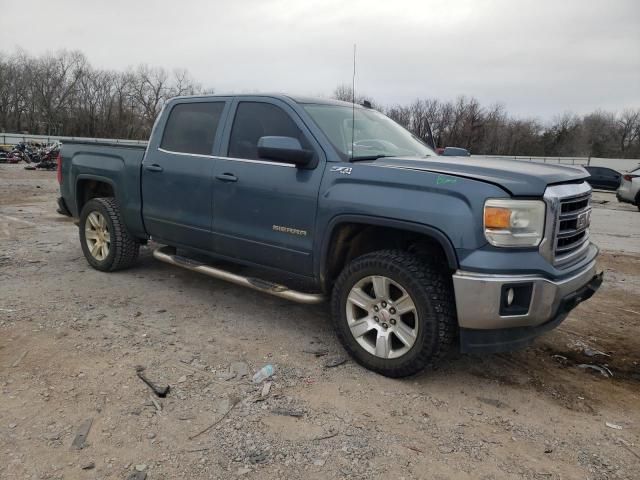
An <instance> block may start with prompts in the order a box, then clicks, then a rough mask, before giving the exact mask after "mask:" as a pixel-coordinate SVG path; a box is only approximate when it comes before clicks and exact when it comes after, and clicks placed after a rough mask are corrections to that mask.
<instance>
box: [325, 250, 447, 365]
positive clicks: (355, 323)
mask: <svg viewBox="0 0 640 480" xmlns="http://www.w3.org/2000/svg"><path fill="white" fill-rule="evenodd" d="M332 313H333V320H334V326H335V329H336V332H337V335H338V338H339V339H340V341H341V342H342V344H343V345H344V347H345V348H346V350H347V351H348V352H349V353H350V354H351V355H352V356H353V358H354V359H355V360H356V361H357V362H358V363H360V364H361V365H363V366H365V367H366V368H369V369H370V370H373V371H375V372H378V373H380V374H382V375H386V376H389V377H403V376H407V375H412V374H414V373H417V372H419V371H420V370H422V369H424V368H425V367H426V366H428V365H429V364H430V363H431V362H433V361H435V360H436V359H438V358H439V357H440V356H442V355H443V354H444V353H445V352H446V350H447V349H448V347H449V346H450V345H451V343H453V340H454V338H455V334H456V330H457V319H456V314H455V303H454V298H453V290H452V286H451V280H450V278H449V277H448V275H447V273H446V272H444V271H442V270H441V269H440V268H438V267H437V266H435V265H434V264H432V263H430V262H428V261H424V260H423V259H421V258H419V257H417V256H415V255H412V254H410V253H408V252H404V251H395V250H382V251H378V252H374V253H371V254H367V255H364V256H362V257H359V258H357V259H355V260H354V261H353V262H351V263H350V264H349V265H347V267H346V268H345V269H344V271H343V272H342V273H341V274H340V276H339V277H338V280H337V281H336V284H335V286H334V291H333V298H332Z"/></svg>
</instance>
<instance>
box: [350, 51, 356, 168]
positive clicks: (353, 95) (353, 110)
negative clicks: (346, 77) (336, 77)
mask: <svg viewBox="0 0 640 480" xmlns="http://www.w3.org/2000/svg"><path fill="white" fill-rule="evenodd" d="M355 131H356V44H355V43H354V44H353V77H352V79H351V161H353V144H354V134H355Z"/></svg>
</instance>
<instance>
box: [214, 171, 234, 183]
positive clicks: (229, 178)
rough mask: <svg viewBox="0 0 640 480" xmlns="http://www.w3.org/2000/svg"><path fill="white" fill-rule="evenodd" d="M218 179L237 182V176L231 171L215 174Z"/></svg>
mask: <svg viewBox="0 0 640 480" xmlns="http://www.w3.org/2000/svg"><path fill="white" fill-rule="evenodd" d="M216 178H217V179H218V180H221V181H223V182H237V181H238V177H236V176H235V175H234V174H233V173H223V174H222V175H216Z"/></svg>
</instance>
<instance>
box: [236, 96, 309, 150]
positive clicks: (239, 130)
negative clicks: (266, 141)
mask: <svg viewBox="0 0 640 480" xmlns="http://www.w3.org/2000/svg"><path fill="white" fill-rule="evenodd" d="M264 136H278V137H293V138H297V139H298V140H299V141H300V144H301V145H302V147H303V148H305V149H310V146H309V142H308V141H307V139H306V138H305V137H304V134H303V133H302V131H301V130H300V129H299V128H298V126H297V125H296V124H295V122H294V121H293V119H292V118H291V117H290V116H289V114H287V112H285V111H284V110H283V109H281V108H280V107H278V106H276V105H272V104H270V103H261V102H240V103H239V104H238V108H237V109H236V116H235V119H234V120H233V128H232V129H231V137H230V138H229V152H228V153H227V156H228V157H230V158H244V159H250V160H257V159H259V156H258V140H260V137H264ZM264 160H265V161H268V160H266V159H264Z"/></svg>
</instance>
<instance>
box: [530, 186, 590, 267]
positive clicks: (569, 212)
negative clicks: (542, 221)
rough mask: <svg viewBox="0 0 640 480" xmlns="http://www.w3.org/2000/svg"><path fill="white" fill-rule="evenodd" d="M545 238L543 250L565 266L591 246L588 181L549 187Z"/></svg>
mask: <svg viewBox="0 0 640 480" xmlns="http://www.w3.org/2000/svg"><path fill="white" fill-rule="evenodd" d="M544 199H545V202H546V203H547V221H546V225H545V238H544V240H543V242H542V243H541V244H540V252H541V253H542V254H543V255H544V256H545V257H546V258H547V259H548V260H549V261H550V262H552V263H553V264H554V265H555V266H557V267H558V268H562V267H564V266H569V265H570V264H572V263H575V262H576V261H578V260H580V259H581V258H582V257H583V256H584V255H585V254H586V252H587V249H588V248H589V243H590V242H589V224H590V222H591V187H590V186H589V185H588V184H587V183H586V182H583V183H579V184H566V185H555V186H551V187H548V188H547V191H546V192H545V195H544Z"/></svg>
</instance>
